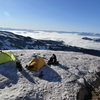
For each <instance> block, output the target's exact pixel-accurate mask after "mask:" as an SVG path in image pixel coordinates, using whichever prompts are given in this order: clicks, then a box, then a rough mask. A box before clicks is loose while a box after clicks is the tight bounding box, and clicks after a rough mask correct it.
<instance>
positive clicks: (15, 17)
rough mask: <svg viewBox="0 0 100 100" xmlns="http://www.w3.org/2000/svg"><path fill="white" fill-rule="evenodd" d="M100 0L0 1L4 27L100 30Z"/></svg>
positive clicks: (0, 23) (0, 15) (1, 22)
mask: <svg viewBox="0 0 100 100" xmlns="http://www.w3.org/2000/svg"><path fill="white" fill-rule="evenodd" d="M99 26H100V0H0V27H9V28H24V29H33V30H61V31H77V32H96V33H100V27H99Z"/></svg>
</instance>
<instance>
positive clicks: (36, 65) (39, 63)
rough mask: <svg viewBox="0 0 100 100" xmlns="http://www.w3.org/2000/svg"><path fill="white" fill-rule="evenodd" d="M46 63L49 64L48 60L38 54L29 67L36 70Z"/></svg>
mask: <svg viewBox="0 0 100 100" xmlns="http://www.w3.org/2000/svg"><path fill="white" fill-rule="evenodd" d="M45 65H47V64H46V62H45V60H44V59H43V58H42V57H40V56H37V57H36V58H34V59H33V60H32V62H31V63H30V64H29V69H30V70H32V71H36V70H38V69H40V68H42V67H43V66H45Z"/></svg>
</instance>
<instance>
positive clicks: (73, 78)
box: [0, 50, 100, 100]
mask: <svg viewBox="0 0 100 100" xmlns="http://www.w3.org/2000/svg"><path fill="white" fill-rule="evenodd" d="M10 51H12V52H13V53H14V54H15V55H17V57H18V59H19V60H20V61H21V63H22V66H23V71H22V72H19V71H18V70H17V69H16V68H15V67H14V66H15V65H14V64H15V63H13V64H12V63H8V64H6V65H0V100H76V95H77V91H78V90H79V88H80V87H81V85H80V84H84V80H83V78H85V79H86V80H87V81H94V80H95V79H96V77H95V73H96V71H97V69H98V71H100V57H96V56H92V55H87V54H82V53H78V52H77V53H76V52H64V51H50V50H10ZM53 53H54V54H56V56H57V59H58V61H59V63H60V64H59V65H55V66H53V65H51V66H45V67H43V68H42V69H41V70H39V71H31V72H30V71H28V70H26V68H25V65H26V64H28V63H29V62H30V61H31V60H32V59H33V58H34V57H35V56H36V55H39V56H41V57H44V59H45V61H46V62H47V61H48V59H49V58H50V56H51V55H52V54H53ZM40 71H42V72H43V77H41V78H39V77H38V74H39V73H40Z"/></svg>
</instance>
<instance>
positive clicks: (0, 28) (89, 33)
mask: <svg viewBox="0 0 100 100" xmlns="http://www.w3.org/2000/svg"><path fill="white" fill-rule="evenodd" d="M0 30H2V31H8V30H11V31H28V32H34V31H44V32H57V33H61V34H63V33H71V34H78V35H85V36H97V37H100V33H91V32H74V31H73V32H68V31H56V30H32V29H18V28H4V27H0Z"/></svg>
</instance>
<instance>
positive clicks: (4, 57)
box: [0, 52, 16, 64]
mask: <svg viewBox="0 0 100 100" xmlns="http://www.w3.org/2000/svg"><path fill="white" fill-rule="evenodd" d="M15 60H16V56H15V55H14V54H13V53H12V52H0V64H4V63H7V62H10V61H15Z"/></svg>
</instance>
